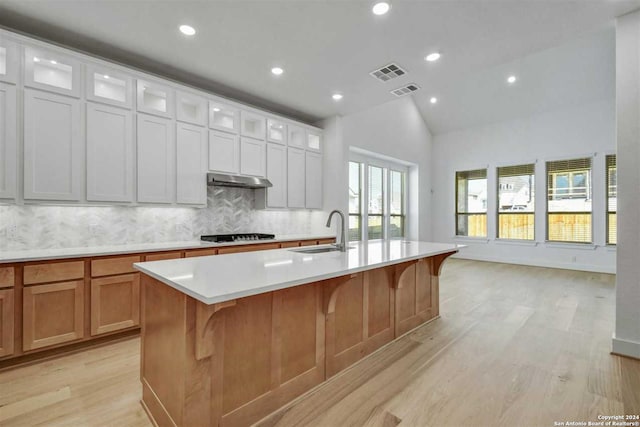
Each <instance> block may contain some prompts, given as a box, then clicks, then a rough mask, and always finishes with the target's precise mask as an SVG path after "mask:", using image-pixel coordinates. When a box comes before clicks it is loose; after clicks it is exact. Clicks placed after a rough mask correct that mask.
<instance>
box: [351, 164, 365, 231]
mask: <svg viewBox="0 0 640 427" xmlns="http://www.w3.org/2000/svg"><path fill="white" fill-rule="evenodd" d="M351 163H356V164H357V165H358V175H359V177H358V212H357V213H351V204H350V203H349V207H348V211H347V221H350V219H351V217H352V216H355V217H357V218H358V221H359V233H358V234H359V236H358V237H359V238H358V240H351V236H350V235H348V236H347V240H348V241H350V242H359V241H361V240H362V236H363V234H364V233H363V229H364V227H363V222H362V218H363V204H364V203H363V199H364V197H363V191H364V186H363V183H364V164H363V163H362V162H360V161H357V160H351V159H350V160H349V162H348V164H349V169H348V174H349V178H348V180H349V188H350V187H351ZM348 230H349V227H348V225H347V231H348Z"/></svg>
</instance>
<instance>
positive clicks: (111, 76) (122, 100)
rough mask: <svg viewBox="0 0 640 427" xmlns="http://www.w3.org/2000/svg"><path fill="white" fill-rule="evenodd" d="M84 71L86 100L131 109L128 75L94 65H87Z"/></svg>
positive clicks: (131, 83)
mask: <svg viewBox="0 0 640 427" xmlns="http://www.w3.org/2000/svg"><path fill="white" fill-rule="evenodd" d="M86 70H87V71H86V82H87V85H86V91H87V99H88V100H90V101H95V102H101V103H104V104H111V105H115V106H118V107H124V108H131V106H132V104H133V78H132V77H131V76H130V75H128V74H125V73H123V72H121V71H117V70H114V69H112V68H108V67H104V66H100V65H94V64H89V65H87V67H86Z"/></svg>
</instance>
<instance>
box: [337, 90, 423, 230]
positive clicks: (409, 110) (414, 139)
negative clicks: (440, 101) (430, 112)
mask: <svg viewBox="0 0 640 427" xmlns="http://www.w3.org/2000/svg"><path fill="white" fill-rule="evenodd" d="M340 122H341V123H340V124H341V128H342V134H341V141H340V142H341V149H340V150H336V151H338V152H339V153H337V154H336V157H334V160H335V159H338V157H337V156H341V157H340V159H342V161H343V163H342V164H344V168H342V169H344V170H342V169H341V170H340V171H338V172H339V173H343V174H344V175H342V176H341V179H342V180H341V181H338V179H337V177H334V180H335V182H336V185H338V187H337V188H341V190H340V191H341V192H342V193H341V194H343V195H344V196H342V198H343V200H344V202H343V206H344V209H347V207H348V200H347V194H348V193H347V190H348V188H347V185H348V184H347V183H348V179H347V177H348V169H347V164H346V160H345V156H346V159H348V156H349V151H348V150H349V147H356V148H359V149H362V150H367V151H370V152H375V153H378V154H382V155H384V156H387V157H391V158H394V159H397V160H401V161H404V162H409V163H412V164H414V165H416V166H415V167H412V168H410V171H409V192H410V197H409V206H408V214H409V229H408V237H409V238H413V239H420V240H431V222H430V221H429V216H430V209H431V194H430V188H431V133H430V132H429V129H428V128H427V125H426V124H425V122H424V119H423V118H422V116H421V115H420V112H419V111H418V109H417V107H416V105H415V103H414V102H413V99H412V98H410V97H404V98H401V99H398V100H396V101H392V102H388V103H386V104H383V105H379V106H377V107H373V108H370V109H368V110H365V111H362V112H358V113H355V114H350V115H347V116H344V117H342V118H341V119H340ZM336 164H338V163H333V165H336ZM334 173H336V171H335V170H334V169H331V170H327V169H325V174H326V176H328V178H327V181H325V182H327V183H329V181H328V180H329V179H332V178H330V175H331V174H334ZM340 182H341V183H342V184H340ZM325 196H326V193H325ZM325 200H328V199H327V198H325Z"/></svg>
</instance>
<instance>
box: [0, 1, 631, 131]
mask: <svg viewBox="0 0 640 427" xmlns="http://www.w3.org/2000/svg"><path fill="white" fill-rule="evenodd" d="M372 3H373V2H371V1H359V0H353V1H347V0H342V1H337V0H336V1H321V0H288V1H287V0H285V1H275V0H261V1H244V0H232V1H190V0H173V1H166V0H165V1H135V0H129V1H119V0H100V1H97V0H48V1H38V0H31V1H24V0H22V1H5V0H0V25H3V26H5V27H9V28H12V29H17V30H20V31H24V32H27V33H30V34H35V35H37V36H40V37H44V38H47V39H51V40H54V41H57V42H58V43H62V44H65V45H68V46H71V47H74V48H77V49H81V50H85V51H88V52H90V53H94V54H99V55H101V56H103V57H106V58H109V59H113V60H116V61H119V62H123V63H126V64H130V65H134V66H136V67H139V68H143V69H146V70H148V71H151V72H155V73H157V74H161V75H164V76H167V77H171V78H175V79H178V80H182V81H185V82H187V83H190V84H193V85H195V86H199V87H202V88H204V89H209V90H213V91H215V92H217V93H219V94H221V95H223V96H228V97H232V98H235V99H238V100H241V101H244V102H248V103H250V104H253V105H256V106H259V107H263V108H267V109H270V110H272V111H276V112H279V113H282V114H285V115H289V116H292V117H294V118H298V119H301V120H304V121H308V122H314V121H316V120H318V119H321V118H325V117H329V116H333V115H336V114H342V115H346V114H350V113H353V112H357V111H362V110H365V109H367V108H370V107H373V106H375V105H379V104H382V103H385V102H389V101H391V100H394V99H396V98H395V96H394V95H393V94H391V93H390V90H392V89H395V88H397V87H400V86H403V85H405V84H408V83H416V84H417V85H418V86H420V88H421V89H420V90H419V91H417V92H415V93H413V94H412V95H409V96H412V97H413V98H414V100H415V102H416V105H417V106H418V108H419V110H420V111H421V113H422V115H423V117H424V118H425V121H426V122H427V125H428V126H429V128H430V129H431V130H432V132H434V133H441V132H446V131H449V130H452V129H457V128H463V127H468V126H473V125H478V124H482V123H487V122H494V121H498V120H504V119H508V118H512V117H513V118H515V117H518V116H523V115H527V114H534V113H536V112H541V111H547V110H552V109H555V108H562V107H564V106H567V105H572V104H577V103H584V102H589V101H592V100H596V99H601V98H603V97H605V98H606V97H611V96H613V85H614V83H615V82H614V80H613V79H614V78H615V77H614V71H613V70H614V68H613V67H614V58H615V56H614V55H615V37H614V31H613V23H612V22H613V19H614V18H615V17H617V16H619V15H622V14H624V13H627V12H629V11H632V10H634V9H636V8H639V7H640V0H628V1H611V0H601V1H595V0H594V1H584V0H573V1H568V0H554V1H551V0H548V1H539V0H491V1H489V0H487V1H483V0H466V1H465V0H458V1H455V0H453V1H452V0H446V1H444V0H443V1H417V0H413V1H412V0H393V1H392V8H391V11H390V12H389V13H387V14H386V15H383V16H375V15H373V14H372V13H371V6H372ZM183 23H186V24H189V25H192V26H193V27H195V28H196V30H197V34H196V35H195V36H194V37H192V38H187V37H185V36H183V35H182V34H181V33H179V31H178V29H177V27H178V25H180V24H183ZM434 51H438V52H440V53H441V54H442V57H441V59H440V60H439V61H437V62H434V63H429V62H426V61H425V60H424V57H425V55H426V54H428V53H430V52H434ZM390 62H395V63H397V64H399V65H400V66H402V67H403V68H405V69H406V70H407V71H408V73H407V74H406V75H404V76H402V77H398V78H396V79H393V80H391V81H388V82H386V83H382V82H379V81H377V80H376V79H374V78H372V77H371V76H370V75H369V73H370V72H371V71H373V70H374V69H376V68H379V67H381V66H383V65H386V64H388V63H390ZM273 66H281V67H282V68H284V70H285V72H284V74H283V75H281V76H279V77H276V76H274V75H272V74H271V72H270V69H271V68H272V67H273ZM512 74H513V75H516V76H517V77H518V80H517V82H516V83H515V84H514V85H511V86H509V85H507V84H506V78H507V76H509V75H512ZM334 92H340V93H342V94H343V95H344V98H343V99H342V100H341V101H339V102H336V101H334V100H333V99H332V98H331V94H332V93H334ZM431 97H437V98H438V102H437V103H436V104H431V102H430V98H431Z"/></svg>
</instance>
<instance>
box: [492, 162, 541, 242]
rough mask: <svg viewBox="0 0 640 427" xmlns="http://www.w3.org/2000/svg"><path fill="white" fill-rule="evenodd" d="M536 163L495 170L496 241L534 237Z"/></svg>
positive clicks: (530, 238) (531, 238)
mask: <svg viewBox="0 0 640 427" xmlns="http://www.w3.org/2000/svg"><path fill="white" fill-rule="evenodd" d="M534 180H535V164H533V163H531V164H525V165H514V166H503V167H499V168H498V200H497V202H498V218H497V219H498V238H499V239H517V240H533V239H534V237H535V234H534V233H535V213H534V212H535V182H534Z"/></svg>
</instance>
